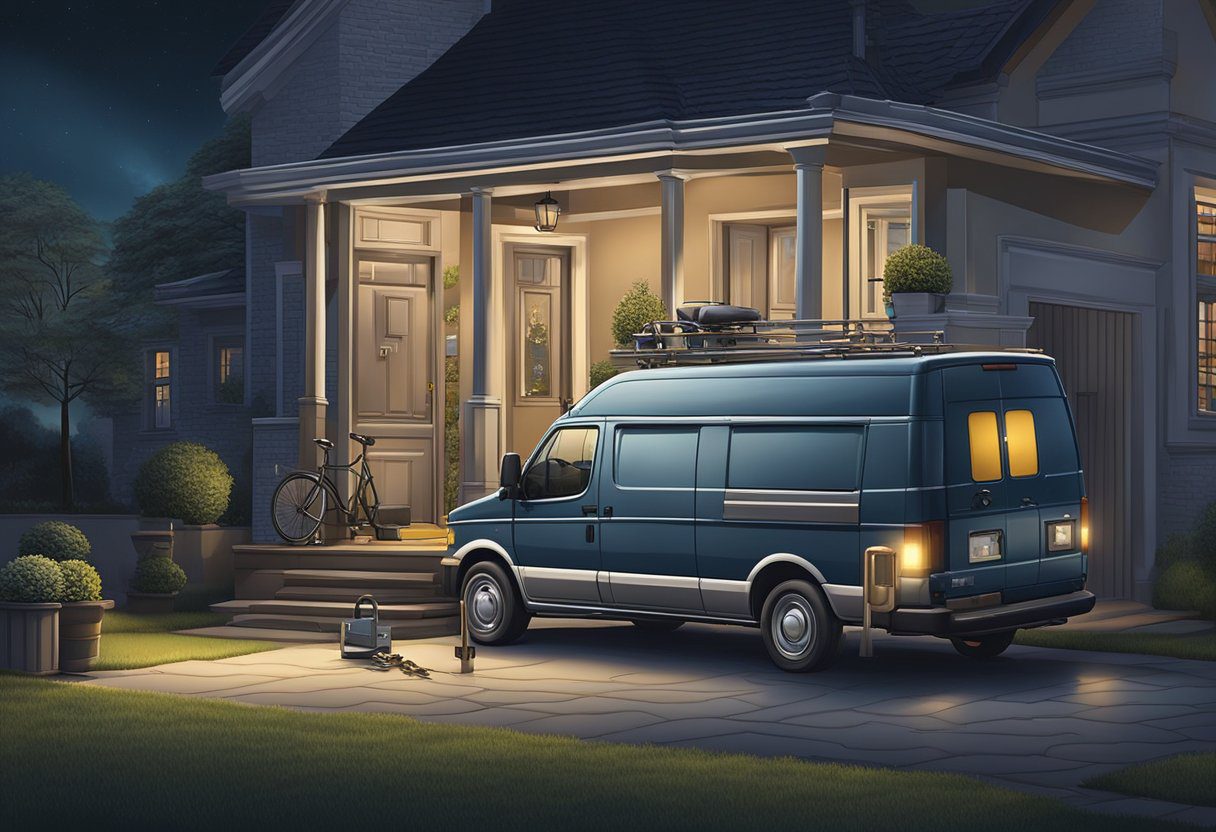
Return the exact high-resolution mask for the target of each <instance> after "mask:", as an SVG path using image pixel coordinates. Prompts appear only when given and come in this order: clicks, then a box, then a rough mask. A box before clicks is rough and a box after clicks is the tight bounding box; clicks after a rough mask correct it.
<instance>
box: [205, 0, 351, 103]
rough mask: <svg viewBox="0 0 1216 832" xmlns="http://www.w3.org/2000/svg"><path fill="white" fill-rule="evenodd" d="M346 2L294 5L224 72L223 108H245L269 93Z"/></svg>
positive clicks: (326, 0)
mask: <svg viewBox="0 0 1216 832" xmlns="http://www.w3.org/2000/svg"><path fill="white" fill-rule="evenodd" d="M344 5H346V0H301V2H299V3H297V4H296V5H295V6H293V7H292V8H291V9H290V10H289V11H288V12H287V13H286V14H285V15H284V16H283V19H282V20H280V21H279V22H278V23H277V24H276V25H275V27H274V29H272V30H271V32H270V34H268V35H267V36H266V37H265V38H263V39H262V41H261V43H259V44H258V45H257V46H255V47H254V48H253V49H252V50H251V51H250V52H249V54H248V55H246V56H245V57H244V58H242V59H241V61H240V63H238V64H237V65H236V66H235V67H233V68H232V70H231V71H229V72H228V73H227V74H226V75H225V76H224V79H223V82H222V83H221V85H220V106H221V107H222V108H223V109H224V112H226V113H237V112H241V111H243V110H246V109H248V108H249V107H250V106H252V105H253V104H255V103H256V102H257V101H258V100H260V99H261V98H263V97H265V96H266V95H267V94H268V93H270V92H271V91H272V90H273V89H274V88H275V85H276V83H277V82H278V80H279V79H280V77H281V76H282V74H283V73H284V72H285V71H286V70H287V69H288V68H289V67H290V66H291V64H292V63H293V62H294V61H295V60H296V59H297V58H299V57H300V56H301V55H302V54H304V52H305V51H306V50H307V49H308V47H309V46H311V45H312V43H313V42H314V41H315V40H316V39H317V37H318V36H319V35H320V34H321V33H322V32H323V31H325V27H326V26H327V25H328V24H329V23H330V22H332V20H333V19H334V16H335V15H336V14H337V13H338V11H339V10H340V9H341V8H342V7H343V6H344Z"/></svg>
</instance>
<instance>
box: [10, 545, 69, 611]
mask: <svg viewBox="0 0 1216 832" xmlns="http://www.w3.org/2000/svg"><path fill="white" fill-rule="evenodd" d="M62 596H63V571H62V570H61V569H60V568H59V564H58V563H56V562H55V561H53V560H51V559H50V558H48V557H45V556H43V555H22V556H21V557H19V558H14V559H13V560H10V561H9V562H8V563H6V564H4V566H3V567H0V601H16V602H18V603H21V604H42V603H47V602H50V601H58V600H59V599H60V598H61V597H62Z"/></svg>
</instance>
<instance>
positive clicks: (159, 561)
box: [131, 558, 186, 593]
mask: <svg viewBox="0 0 1216 832" xmlns="http://www.w3.org/2000/svg"><path fill="white" fill-rule="evenodd" d="M185 585H186V573H185V572H184V571H183V570H182V568H181V567H180V566H178V565H177V564H176V563H174V562H173V561H172V560H170V559H169V558H143V559H141V560H140V561H139V563H137V564H135V576H134V577H133V578H132V579H131V588H132V589H134V590H135V591H136V592H159V593H168V592H180V591H181V588H182V587H184V586H185Z"/></svg>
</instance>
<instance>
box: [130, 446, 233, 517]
mask: <svg viewBox="0 0 1216 832" xmlns="http://www.w3.org/2000/svg"><path fill="white" fill-rule="evenodd" d="M231 493H232V475H231V474H229V473H228V466H227V465H225V464H224V461H223V460H222V459H220V458H219V455H218V454H216V452H215V451H213V450H211V449H210V448H206V447H204V446H202V445H199V444H198V443H197V442H174V443H172V444H171V445H166V446H165V447H163V448H161V449H160V450H159V451H157V452H156V453H154V454H152V456H151V457H149V458H148V461H147V462H145V463H144V464H143V467H141V468H140V469H139V476H138V477H136V479H135V499H136V500H137V501H138V502H139V510H140V513H141V514H143V516H144V517H178V518H181V520H182V521H183V522H185V523H188V524H190V525H197V526H202V525H206V524H208V523H214V522H215V521H216V520H218V519H219V517H220V515H221V514H223V513H224V510H225V509H227V508H228V497H229V495H230V494H231Z"/></svg>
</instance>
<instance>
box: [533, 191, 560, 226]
mask: <svg viewBox="0 0 1216 832" xmlns="http://www.w3.org/2000/svg"><path fill="white" fill-rule="evenodd" d="M532 209H533V210H534V211H535V212H536V224H535V225H534V226H533V227H534V228H535V229H536V230H537V231H554V230H556V228H557V218H558V217H560V216H561V213H562V206H560V205H558V204H557V200H556V199H554V198H553V196H552V194H550V193H549V192H547V191H546V192H545V198H544V199H539V200H537V201H536V202H535V203H533V205H532Z"/></svg>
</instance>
